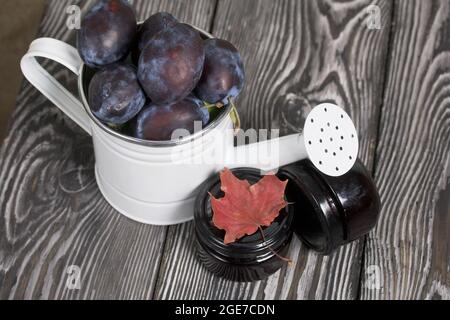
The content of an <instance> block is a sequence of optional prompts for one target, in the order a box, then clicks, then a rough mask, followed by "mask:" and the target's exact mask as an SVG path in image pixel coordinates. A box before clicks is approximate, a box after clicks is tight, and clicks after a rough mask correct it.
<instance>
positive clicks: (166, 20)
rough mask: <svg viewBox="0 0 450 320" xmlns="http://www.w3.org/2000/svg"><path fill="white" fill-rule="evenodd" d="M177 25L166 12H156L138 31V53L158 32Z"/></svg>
mask: <svg viewBox="0 0 450 320" xmlns="http://www.w3.org/2000/svg"><path fill="white" fill-rule="evenodd" d="M177 23H178V21H177V19H175V17H174V16H172V15H171V14H170V13H167V12H158V13H156V14H154V15H152V16H151V17H150V18H148V19H147V20H145V22H144V23H143V24H142V26H141V29H140V35H139V51H140V52H141V51H142V50H144V48H145V46H146V45H147V43H148V42H149V41H150V39H151V38H153V37H154V36H155V35H156V34H157V33H158V32H160V31H162V30H165V29H167V28H169V27H171V26H173V25H175V24H177Z"/></svg>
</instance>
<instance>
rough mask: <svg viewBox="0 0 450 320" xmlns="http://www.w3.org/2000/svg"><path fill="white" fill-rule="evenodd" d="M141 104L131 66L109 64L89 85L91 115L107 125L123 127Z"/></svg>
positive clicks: (134, 72) (139, 93) (142, 95)
mask: <svg viewBox="0 0 450 320" xmlns="http://www.w3.org/2000/svg"><path fill="white" fill-rule="evenodd" d="M145 101H146V98H145V94H144V91H143V90H142V88H141V87H140V85H139V81H138V79H137V76H136V70H135V69H134V68H133V67H131V66H127V65H124V64H120V63H117V64H113V65H109V66H107V67H105V68H104V69H103V70H101V71H99V72H97V73H96V74H95V75H94V77H93V78H92V80H91V83H90V84H89V106H90V108H91V110H92V113H93V114H94V115H95V116H96V117H97V118H98V119H99V120H100V121H102V122H105V123H108V124H113V125H122V124H125V123H126V122H128V121H129V120H131V119H132V118H134V117H135V116H136V115H137V114H138V113H139V112H140V111H141V110H142V108H143V107H144V105H145Z"/></svg>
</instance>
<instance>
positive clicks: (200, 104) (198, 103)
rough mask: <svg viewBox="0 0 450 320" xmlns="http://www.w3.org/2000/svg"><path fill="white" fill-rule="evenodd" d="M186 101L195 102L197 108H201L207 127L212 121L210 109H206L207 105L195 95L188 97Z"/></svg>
mask: <svg viewBox="0 0 450 320" xmlns="http://www.w3.org/2000/svg"><path fill="white" fill-rule="evenodd" d="M185 100H188V101H190V102H193V103H194V104H195V105H196V106H198V107H199V108H200V111H201V112H202V113H203V124H204V125H206V124H208V123H209V121H210V120H211V114H210V113H209V110H208V108H206V107H205V103H204V102H203V101H202V100H200V99H199V98H197V97H196V96H195V95H193V94H190V95H188V96H187V97H186V98H185Z"/></svg>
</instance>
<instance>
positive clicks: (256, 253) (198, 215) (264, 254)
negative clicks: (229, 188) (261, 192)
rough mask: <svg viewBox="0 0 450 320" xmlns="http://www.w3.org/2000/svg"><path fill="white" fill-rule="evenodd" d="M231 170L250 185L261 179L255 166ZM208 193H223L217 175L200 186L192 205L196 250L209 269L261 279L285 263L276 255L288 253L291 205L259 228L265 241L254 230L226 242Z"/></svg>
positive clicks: (219, 273) (230, 276)
mask: <svg viewBox="0 0 450 320" xmlns="http://www.w3.org/2000/svg"><path fill="white" fill-rule="evenodd" d="M232 171H233V173H234V175H235V176H236V177H238V178H239V179H245V180H248V181H249V182H250V184H255V183H257V182H258V181H259V180H260V179H261V178H262V176H261V175H260V171H259V170H255V169H235V170H232ZM209 194H211V195H213V196H214V197H216V198H221V197H223V196H224V194H223V192H222V191H221V190H220V177H219V176H218V175H216V176H214V177H212V178H211V179H209V180H208V181H206V182H205V183H204V184H203V185H202V187H201V190H200V196H199V197H198V198H197V201H196V205H195V236H196V244H197V253H198V257H199V259H200V261H201V262H202V263H203V264H204V266H205V267H206V268H207V269H208V270H209V271H211V272H212V273H214V274H216V275H217V276H219V277H223V278H226V279H229V280H234V281H241V282H248V281H257V280H262V279H265V278H267V277H268V276H270V275H271V274H273V273H275V272H276V271H278V270H279V269H280V268H281V267H283V266H284V265H286V264H287V262H286V261H284V260H282V259H281V258H280V257H279V256H281V257H285V256H286V255H287V254H288V250H289V244H290V242H291V239H292V234H293V230H294V224H293V222H294V212H293V207H292V206H288V207H287V208H285V209H283V210H282V211H281V212H280V215H279V216H278V218H277V219H276V220H275V221H274V222H273V223H272V225H271V226H270V227H267V228H264V229H263V232H264V239H265V241H264V240H263V237H262V235H261V233H260V232H256V233H255V234H253V235H250V236H245V237H243V238H242V239H240V240H238V241H236V242H235V243H231V244H228V245H226V244H224V236H225V231H223V230H220V229H218V228H216V227H215V226H214V224H213V222H212V209H211V201H210V196H209ZM275 253H276V254H275ZM277 255H279V256H277Z"/></svg>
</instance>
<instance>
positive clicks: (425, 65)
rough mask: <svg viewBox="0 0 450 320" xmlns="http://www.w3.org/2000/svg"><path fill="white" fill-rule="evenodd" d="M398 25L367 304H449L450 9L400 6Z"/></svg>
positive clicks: (368, 259) (411, 1)
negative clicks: (434, 301) (375, 301)
mask: <svg viewBox="0 0 450 320" xmlns="http://www.w3.org/2000/svg"><path fill="white" fill-rule="evenodd" d="M393 25H394V29H393V38H392V39H393V41H392V48H391V52H390V55H389V64H390V68H389V74H388V77H387V86H386V91H385V96H384V102H383V108H382V117H381V126H380V133H379V136H380V141H379V145H378V148H377V156H376V180H377V183H378V186H379V189H380V192H381V198H382V203H383V212H382V215H381V219H380V221H379V224H378V227H377V228H376V231H375V232H374V233H372V234H371V236H370V238H369V239H368V242H367V249H366V252H367V254H366V256H365V261H364V265H365V269H366V273H367V274H366V276H365V277H364V283H363V286H362V292H361V293H362V298H363V299H449V298H450V273H449V270H450V256H449V243H450V238H449V230H450V203H449V199H450V42H449V38H450V3H449V1H445V0H443V1H438V0H436V1H421V0H400V1H396V2H395V19H394V24H393ZM377 278H378V279H379V281H380V282H379V284H380V286H379V287H378V286H377Z"/></svg>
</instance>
